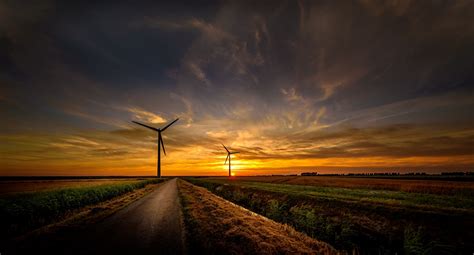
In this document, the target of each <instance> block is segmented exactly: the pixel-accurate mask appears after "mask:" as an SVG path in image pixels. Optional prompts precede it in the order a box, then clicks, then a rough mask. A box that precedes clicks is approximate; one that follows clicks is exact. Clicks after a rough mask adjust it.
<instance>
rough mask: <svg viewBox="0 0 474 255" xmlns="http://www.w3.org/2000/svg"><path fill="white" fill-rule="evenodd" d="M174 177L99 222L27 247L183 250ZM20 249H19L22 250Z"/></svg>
mask: <svg viewBox="0 0 474 255" xmlns="http://www.w3.org/2000/svg"><path fill="white" fill-rule="evenodd" d="M182 222H183V221H182V215H181V207H180V203H179V199H178V187H177V184H176V179H172V180H169V181H166V182H165V183H163V184H161V185H160V186H159V187H158V188H157V189H156V190H154V191H152V192H151V193H150V194H148V195H146V196H145V197H143V198H141V199H139V200H137V201H135V202H133V203H132V204H130V205H129V206H127V207H125V208H124V209H122V210H120V211H118V212H117V213H115V214H113V215H112V216H110V217H109V218H106V219H105V220H103V221H102V222H99V223H96V224H91V225H89V226H85V227H84V228H83V229H82V230H81V231H79V232H77V231H76V232H74V233H71V234H67V233H66V234H65V235H64V236H61V234H59V236H60V237H55V238H54V239H55V240H54V242H50V241H51V240H49V241H47V243H48V245H47V246H43V245H42V244H44V240H43V242H40V243H42V244H38V243H36V245H33V246H32V247H28V249H27V250H29V251H28V253H29V252H31V251H32V250H35V251H37V252H41V253H42V252H47V253H48V254H52V253H53V254H183V253H184V252H185V250H184V247H185V244H184V231H183V225H182V224H183V223H182ZM23 252H24V251H20V253H23Z"/></svg>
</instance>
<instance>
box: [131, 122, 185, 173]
mask: <svg viewBox="0 0 474 255" xmlns="http://www.w3.org/2000/svg"><path fill="white" fill-rule="evenodd" d="M178 120H179V118H178V119H175V120H174V121H173V122H171V123H170V124H168V125H166V126H165V127H164V128H162V129H159V128H154V127H150V126H147V125H145V124H142V123H140V122H137V121H132V122H133V123H135V124H138V125H140V126H144V127H146V128H149V129H151V130H153V131H156V132H158V162H157V163H156V164H157V166H156V171H157V173H156V174H157V176H158V178H161V148H163V153H164V154H165V155H166V150H165V144H164V143H163V137H162V136H161V132H163V131H165V130H166V129H167V128H168V127H169V126H171V125H173V123H175V122H176V121H178Z"/></svg>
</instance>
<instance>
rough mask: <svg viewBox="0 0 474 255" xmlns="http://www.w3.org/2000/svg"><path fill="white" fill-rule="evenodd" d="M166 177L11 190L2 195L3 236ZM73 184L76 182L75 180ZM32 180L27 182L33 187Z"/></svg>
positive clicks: (29, 228) (42, 184) (14, 233)
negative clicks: (30, 189) (19, 190)
mask: <svg viewBox="0 0 474 255" xmlns="http://www.w3.org/2000/svg"><path fill="white" fill-rule="evenodd" d="M162 181H163V179H156V178H149V179H134V180H119V181H116V180H100V181H96V180H91V181H90V182H87V181H84V182H82V181H81V182H80V185H76V186H73V187H70V188H62V187H63V186H62V185H63V183H62V181H61V182H60V183H61V185H58V182H57V181H53V182H48V183H50V184H51V186H49V187H48V186H47V185H45V183H44V182H39V184H38V185H39V186H40V187H41V189H42V191H36V192H25V190H21V191H22V192H16V193H8V194H4V195H3V196H2V197H0V227H1V229H2V230H3V231H2V233H1V236H0V237H1V238H2V239H4V238H9V237H12V236H15V235H19V234H22V233H25V232H26V231H29V230H32V229H34V228H37V227H40V226H44V225H46V224H49V223H52V222H55V221H57V220H59V219H61V218H62V217H63V216H64V215H66V214H68V213H70V212H72V211H74V210H76V209H80V208H83V207H85V206H89V205H93V204H97V203H100V202H103V201H106V200H109V199H112V198H115V197H117V196H120V195H123V194H126V193H128V192H131V191H133V190H135V189H139V188H143V187H145V186H146V185H148V184H155V183H159V182H162ZM73 183H76V182H75V181H73ZM30 186H31V183H29V185H27V187H28V188H30Z"/></svg>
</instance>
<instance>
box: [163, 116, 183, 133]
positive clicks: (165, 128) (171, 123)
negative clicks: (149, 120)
mask: <svg viewBox="0 0 474 255" xmlns="http://www.w3.org/2000/svg"><path fill="white" fill-rule="evenodd" d="M178 120H179V118H177V119H175V120H173V122H171V123H170V124H168V125H166V126H165V127H164V128H162V129H161V131H165V129H167V128H168V127H169V126H171V125H173V123H175V122H176V121H178Z"/></svg>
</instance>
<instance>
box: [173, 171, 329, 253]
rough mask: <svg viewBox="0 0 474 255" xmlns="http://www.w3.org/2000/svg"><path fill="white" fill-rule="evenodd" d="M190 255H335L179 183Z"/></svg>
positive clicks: (285, 228)
mask: <svg viewBox="0 0 474 255" xmlns="http://www.w3.org/2000/svg"><path fill="white" fill-rule="evenodd" d="M178 185H179V191H180V197H181V201H182V203H183V211H184V216H185V217H184V219H185V222H186V226H187V227H186V230H187V238H186V239H187V240H188V245H189V248H188V249H189V253H190V254H315V253H316V254H337V252H336V250H334V249H333V248H332V247H330V246H329V245H327V244H326V243H323V242H320V241H317V240H314V239H312V238H309V237H308V236H306V235H304V234H301V233H299V232H297V231H295V230H294V229H293V228H292V227H289V226H286V225H282V224H279V223H276V222H274V221H271V220H268V219H265V218H263V217H260V216H258V215H255V214H252V213H250V212H249V211H246V210H244V209H242V208H240V207H238V206H235V205H233V204H231V203H229V202H227V201H226V200H224V199H222V198H219V197H217V196H215V195H213V194H212V193H210V192H209V191H207V190H206V189H204V188H201V187H196V186H194V185H192V184H190V183H188V182H185V181H183V180H180V181H179V183H178Z"/></svg>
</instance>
